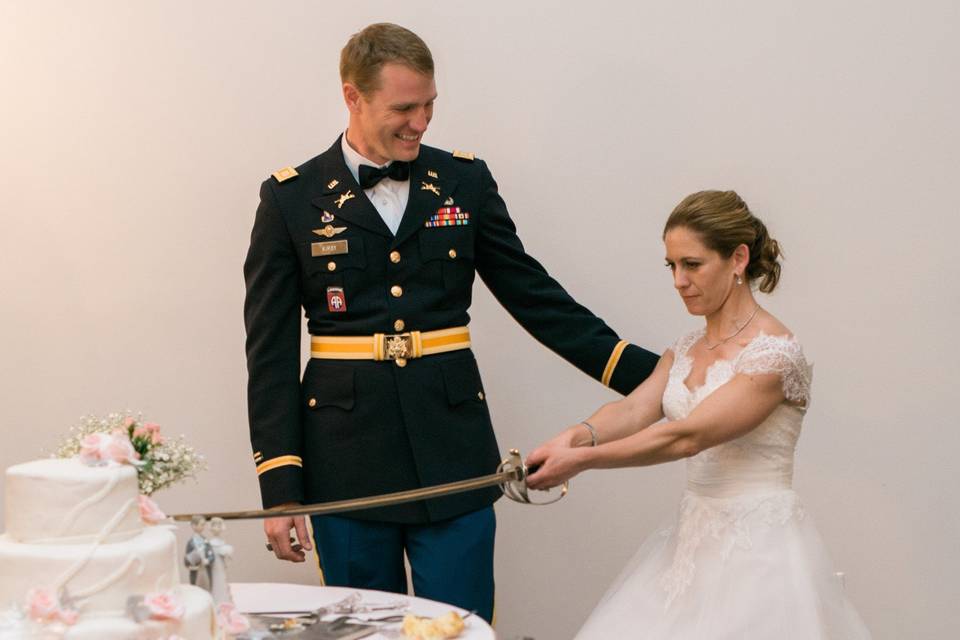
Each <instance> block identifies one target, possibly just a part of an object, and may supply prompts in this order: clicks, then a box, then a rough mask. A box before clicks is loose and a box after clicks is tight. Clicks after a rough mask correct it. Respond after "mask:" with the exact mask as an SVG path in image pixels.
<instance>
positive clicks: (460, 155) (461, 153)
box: [453, 149, 476, 162]
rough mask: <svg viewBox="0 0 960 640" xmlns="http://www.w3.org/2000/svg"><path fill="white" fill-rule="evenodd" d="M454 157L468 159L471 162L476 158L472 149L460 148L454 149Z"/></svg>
mask: <svg viewBox="0 0 960 640" xmlns="http://www.w3.org/2000/svg"><path fill="white" fill-rule="evenodd" d="M453 157H454V158H459V159H461V160H467V161H469V162H473V160H474V158H476V156H475V155H473V152H472V151H460V150H458V149H454V150H453Z"/></svg>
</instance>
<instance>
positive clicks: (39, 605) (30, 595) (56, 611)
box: [27, 589, 80, 624]
mask: <svg viewBox="0 0 960 640" xmlns="http://www.w3.org/2000/svg"><path fill="white" fill-rule="evenodd" d="M27 611H28V612H29V614H30V617H31V618H33V619H34V620H40V621H42V622H56V621H57V620H59V621H60V622H63V623H64V624H73V623H75V622H76V621H77V618H78V617H79V615H80V614H79V613H77V612H76V611H74V610H73V609H64V608H62V607H61V606H60V602H59V600H58V599H57V597H56V596H54V595H53V594H52V593H51V592H50V591H49V590H47V589H31V590H30V591H28V592H27Z"/></svg>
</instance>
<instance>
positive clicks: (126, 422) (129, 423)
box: [123, 416, 137, 429]
mask: <svg viewBox="0 0 960 640" xmlns="http://www.w3.org/2000/svg"><path fill="white" fill-rule="evenodd" d="M135 424H137V421H136V420H134V419H133V418H131V417H130V416H127V417H126V418H124V419H123V426H124V427H126V428H127V429H129V428H130V427H132V426H133V425H135Z"/></svg>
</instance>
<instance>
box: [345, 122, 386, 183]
mask: <svg viewBox="0 0 960 640" xmlns="http://www.w3.org/2000/svg"><path fill="white" fill-rule="evenodd" d="M340 148H341V149H343V161H344V162H346V163H347V169H349V170H350V173H352V174H353V179H354V180H356V181H357V182H358V183H359V182H360V165H362V164H368V165H370V166H371V167H378V168H380V167H386V166H388V165H389V164H390V163H389V162H386V163H384V164H377V163H376V162H374V161H373V160H370V159H369V158H367V157H365V156H364V155H362V154H361V153H360V152H359V151H357V150H355V149H354V148H353V147H351V146H350V143H349V142H347V132H346V131H344V132H343V136H341V137H340Z"/></svg>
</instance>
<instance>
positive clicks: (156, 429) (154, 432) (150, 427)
mask: <svg viewBox="0 0 960 640" xmlns="http://www.w3.org/2000/svg"><path fill="white" fill-rule="evenodd" d="M143 428H144V429H146V431H147V433H149V434H150V442H151V443H152V444H160V443H161V442H163V436H161V435H160V425H158V424H157V423H156V422H148V423H147V424H145V425H143Z"/></svg>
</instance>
